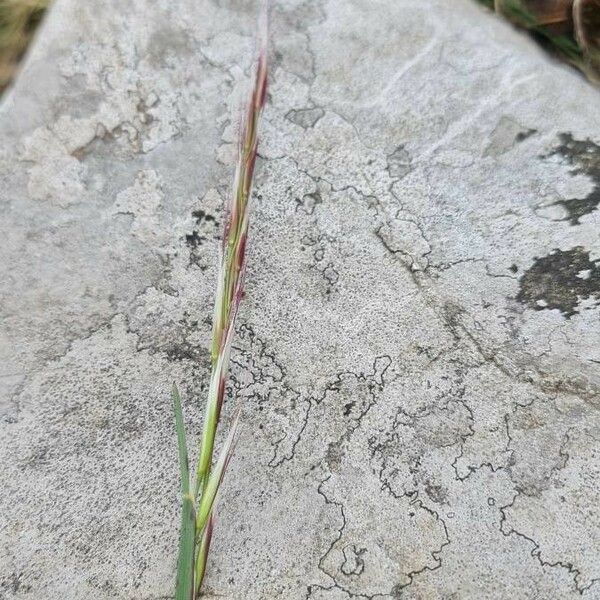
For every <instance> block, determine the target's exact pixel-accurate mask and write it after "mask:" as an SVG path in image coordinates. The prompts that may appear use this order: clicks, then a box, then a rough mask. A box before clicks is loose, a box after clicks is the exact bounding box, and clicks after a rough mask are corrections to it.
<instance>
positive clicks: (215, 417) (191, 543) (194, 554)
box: [172, 4, 267, 600]
mask: <svg viewBox="0 0 600 600" xmlns="http://www.w3.org/2000/svg"><path fill="white" fill-rule="evenodd" d="M266 20H267V5H266V4H265V8H264V11H263V15H262V18H261V25H260V34H259V41H260V47H259V53H258V61H257V65H256V71H255V76H254V82H253V87H252V90H251V92H250V97H249V99H248V103H247V106H246V109H245V111H244V114H243V117H242V123H241V127H240V137H239V145H238V157H237V165H236V172H235V179H234V186H233V196H232V198H231V202H230V206H229V214H228V215H227V218H226V221H225V227H224V230H223V240H222V242H223V243H222V247H221V253H220V261H219V273H218V277H217V290H216V295H215V306H214V316H213V328H212V342H211V347H210V360H211V369H212V372H211V378H210V386H209V391H208V398H207V400H206V408H205V415H204V426H203V431H202V438H201V441H200V449H199V455H198V460H197V463H196V469H195V471H194V473H190V469H189V459H188V452H187V446H186V438H185V431H184V422H183V414H182V409H181V399H180V397H179V392H178V390H177V387H176V386H173V391H172V397H173V404H174V408H175V424H176V429H177V439H178V445H179V466H180V476H181V496H182V514H181V529H180V539H179V555H178V561H177V582H176V600H190V599H194V598H196V597H197V596H198V594H199V592H200V586H201V585H202V580H203V578H204V574H205V571H206V562H207V557H208V551H209V548H210V541H211V537H212V532H213V526H214V509H215V502H216V498H217V495H218V492H219V488H220V485H221V483H222V481H223V476H224V474H225V471H226V469H227V465H228V463H229V460H230V458H231V456H232V453H233V449H234V445H235V441H236V437H237V429H238V424H239V415H240V408H239V407H238V408H236V410H235V411H234V415H233V418H232V421H231V425H230V428H229V433H228V435H227V437H226V439H225V441H224V443H223V447H222V450H221V453H220V455H219V457H218V459H217V460H216V462H215V461H213V453H214V446H215V437H216V433H217V428H218V425H219V422H220V417H221V407H222V404H223V399H224V395H225V386H226V379H227V371H228V367H229V354H230V351H231V341H232V337H233V334H234V327H235V318H236V314H237V311H238V307H239V304H240V300H241V298H242V291H243V284H244V272H245V266H246V238H247V235H248V202H249V199H250V195H251V191H252V179H253V174H254V166H255V163H256V156H257V147H258V125H259V120H260V116H261V113H262V110H263V107H264V104H265V99H266V86H267V47H266V46H267V22H266ZM213 463H214V464H213Z"/></svg>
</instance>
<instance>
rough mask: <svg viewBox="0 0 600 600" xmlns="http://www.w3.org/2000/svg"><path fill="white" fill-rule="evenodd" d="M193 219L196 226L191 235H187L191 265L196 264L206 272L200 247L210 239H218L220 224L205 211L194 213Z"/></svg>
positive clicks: (195, 211)
mask: <svg viewBox="0 0 600 600" xmlns="http://www.w3.org/2000/svg"><path fill="white" fill-rule="evenodd" d="M192 218H193V219H194V221H195V224H196V226H195V227H194V229H193V231H192V232H191V233H187V234H186V235H185V243H186V245H187V246H188V248H189V251H190V261H189V264H190V265H192V264H195V265H196V266H198V267H199V268H200V269H201V270H202V271H204V270H205V269H206V265H205V264H204V263H203V261H202V260H201V258H202V256H201V249H200V247H201V246H202V244H204V243H205V242H207V241H208V240H210V239H216V238H217V239H218V237H219V235H218V227H219V222H218V221H217V219H216V218H215V217H214V216H213V215H211V214H210V213H207V212H205V211H203V210H194V211H192Z"/></svg>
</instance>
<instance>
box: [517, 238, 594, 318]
mask: <svg viewBox="0 0 600 600" xmlns="http://www.w3.org/2000/svg"><path fill="white" fill-rule="evenodd" d="M519 283H520V289H519V293H518V294H517V300H518V301H519V302H521V303H522V304H525V305H526V306H528V307H529V308H533V309H534V310H552V309H557V310H560V312H561V313H562V314H563V315H564V316H565V317H566V318H567V319H569V318H570V317H572V316H573V315H574V314H576V313H578V312H579V310H578V307H579V304H580V303H581V302H582V301H583V300H586V299H594V300H596V303H598V302H600V261H599V260H595V261H593V260H590V253H589V252H588V251H587V250H585V249H584V248H582V247H581V246H576V247H575V248H572V249H571V250H558V249H556V250H554V251H553V252H551V253H550V254H548V256H543V257H542V258H537V257H536V259H535V262H534V264H533V266H532V267H531V268H529V269H528V270H527V271H525V273H524V274H523V276H522V277H521V279H520V282H519Z"/></svg>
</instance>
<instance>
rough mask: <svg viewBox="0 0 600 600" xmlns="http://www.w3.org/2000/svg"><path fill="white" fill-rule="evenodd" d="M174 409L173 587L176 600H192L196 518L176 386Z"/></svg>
mask: <svg viewBox="0 0 600 600" xmlns="http://www.w3.org/2000/svg"><path fill="white" fill-rule="evenodd" d="M171 395H172V398H173V407H174V409H175V428H176V430H177V445H178V449H179V470H180V474H181V496H182V500H183V507H182V510H181V528H180V533H179V554H178V558H177V582H176V586H175V599H176V600H193V597H194V546H195V536H196V515H195V510H194V500H193V498H192V496H191V495H190V473H189V462H188V453H187V444H186V440H185V428H184V423H183V411H182V409H181V398H180V396H179V390H178V389H177V386H175V385H173V390H172V393H171Z"/></svg>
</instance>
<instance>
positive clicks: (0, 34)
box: [0, 0, 50, 92]
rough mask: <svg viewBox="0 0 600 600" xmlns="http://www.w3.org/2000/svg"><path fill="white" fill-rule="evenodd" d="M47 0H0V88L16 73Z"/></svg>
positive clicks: (4, 86) (3, 87)
mask: <svg viewBox="0 0 600 600" xmlns="http://www.w3.org/2000/svg"><path fill="white" fill-rule="evenodd" d="M49 3H50V0H0V92H1V91H2V90H4V89H5V88H6V87H7V86H8V85H9V84H10V82H11V81H12V79H13V77H14V76H15V73H16V69H17V66H18V64H19V61H20V60H21V58H22V57H23V54H24V53H25V50H26V49H27V46H28V45H29V42H30V41H31V39H32V37H33V34H34V33H35V30H36V28H37V26H38V24H39V22H40V20H41V18H42V16H43V14H44V11H45V10H46V8H47V7H48V5H49Z"/></svg>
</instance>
